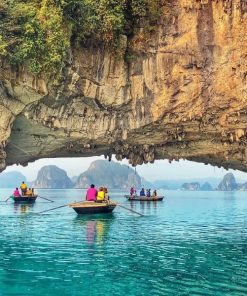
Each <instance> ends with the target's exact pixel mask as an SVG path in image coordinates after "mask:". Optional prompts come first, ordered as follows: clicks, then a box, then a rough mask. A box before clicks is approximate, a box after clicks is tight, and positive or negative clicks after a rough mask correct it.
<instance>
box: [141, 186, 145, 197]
mask: <svg viewBox="0 0 247 296" xmlns="http://www.w3.org/2000/svg"><path fill="white" fill-rule="evenodd" d="M140 196H145V190H144V188H142V190H141V191H140Z"/></svg>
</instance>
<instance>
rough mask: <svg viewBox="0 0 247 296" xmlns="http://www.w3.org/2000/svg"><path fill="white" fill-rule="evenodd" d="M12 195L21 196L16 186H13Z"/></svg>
mask: <svg viewBox="0 0 247 296" xmlns="http://www.w3.org/2000/svg"><path fill="white" fill-rule="evenodd" d="M13 196H14V197H20V196H21V195H20V192H19V189H18V188H15V191H14V193H13Z"/></svg>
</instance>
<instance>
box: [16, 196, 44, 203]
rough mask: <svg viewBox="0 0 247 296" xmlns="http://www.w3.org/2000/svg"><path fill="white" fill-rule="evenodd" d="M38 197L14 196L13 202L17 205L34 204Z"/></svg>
mask: <svg viewBox="0 0 247 296" xmlns="http://www.w3.org/2000/svg"><path fill="white" fill-rule="evenodd" d="M37 197H38V195H33V196H23V195H22V196H19V197H15V196H12V198H13V200H14V202H15V203H34V202H35V201H36V199H37Z"/></svg>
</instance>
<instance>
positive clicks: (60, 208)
mask: <svg viewBox="0 0 247 296" xmlns="http://www.w3.org/2000/svg"><path fill="white" fill-rule="evenodd" d="M69 205H70V204H67V205H63V206H60V207H56V208H52V209H49V210H45V211H41V212H38V213H35V214H43V213H46V212H50V211H53V210H56V209H61V208H65V207H68V206H69Z"/></svg>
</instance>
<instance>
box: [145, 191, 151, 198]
mask: <svg viewBox="0 0 247 296" xmlns="http://www.w3.org/2000/svg"><path fill="white" fill-rule="evenodd" d="M146 196H147V197H151V189H147V193H146Z"/></svg>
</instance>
